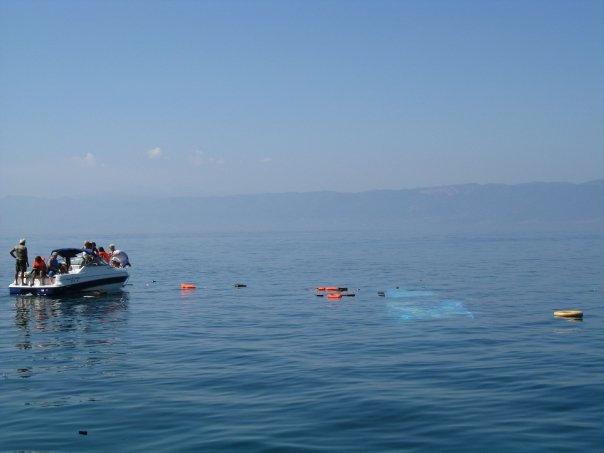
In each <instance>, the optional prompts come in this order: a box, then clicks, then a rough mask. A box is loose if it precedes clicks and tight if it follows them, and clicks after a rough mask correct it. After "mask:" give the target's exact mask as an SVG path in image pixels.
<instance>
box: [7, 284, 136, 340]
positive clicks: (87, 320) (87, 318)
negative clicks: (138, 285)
mask: <svg viewBox="0 0 604 453" xmlns="http://www.w3.org/2000/svg"><path fill="white" fill-rule="evenodd" d="M14 307H15V325H16V326H17V327H18V328H19V329H21V330H22V331H24V332H25V333H30V331H31V330H34V331H43V332H46V331H61V332H66V331H70V330H88V329H89V328H94V327H95V326H96V325H98V324H99V323H101V324H103V323H108V322H111V323H123V322H125V321H126V314H127V309H128V293H121V294H112V295H94V296H79V297H64V298H60V299H57V298H49V297H39V296H17V297H16V298H15V305H14Z"/></svg>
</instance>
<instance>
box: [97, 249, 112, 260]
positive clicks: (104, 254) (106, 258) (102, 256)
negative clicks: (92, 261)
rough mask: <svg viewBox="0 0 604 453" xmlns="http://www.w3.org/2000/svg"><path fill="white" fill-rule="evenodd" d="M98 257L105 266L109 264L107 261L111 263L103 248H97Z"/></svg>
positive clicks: (109, 256)
mask: <svg viewBox="0 0 604 453" xmlns="http://www.w3.org/2000/svg"><path fill="white" fill-rule="evenodd" d="M99 256H100V257H101V259H102V260H103V261H105V262H106V263H107V264H109V261H111V255H110V254H109V253H107V252H106V251H105V249H104V248H103V247H99Z"/></svg>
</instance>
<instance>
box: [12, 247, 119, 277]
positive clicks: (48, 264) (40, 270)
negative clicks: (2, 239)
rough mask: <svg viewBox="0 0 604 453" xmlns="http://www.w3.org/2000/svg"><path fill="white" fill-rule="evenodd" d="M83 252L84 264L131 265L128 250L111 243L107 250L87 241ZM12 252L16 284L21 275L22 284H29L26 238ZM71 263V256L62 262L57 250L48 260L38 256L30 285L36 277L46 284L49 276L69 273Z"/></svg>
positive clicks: (30, 274)
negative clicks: (117, 247)
mask: <svg viewBox="0 0 604 453" xmlns="http://www.w3.org/2000/svg"><path fill="white" fill-rule="evenodd" d="M82 252H84V255H83V264H101V263H102V262H103V263H106V264H108V265H110V266H112V267H129V266H130V260H129V259H128V255H127V254H126V252H124V251H122V250H117V249H116V248H115V245H113V244H110V245H109V251H108V252H107V251H105V249H104V248H103V247H98V248H97V246H96V243H95V242H91V241H86V242H84V247H83V248H82ZM10 254H11V256H12V257H13V258H14V259H15V285H18V284H19V277H21V285H23V286H25V285H27V283H26V273H27V268H28V267H29V258H28V256H27V247H26V246H25V239H21V240H20V241H19V244H17V245H16V246H14V247H13V249H12V250H11V251H10ZM70 265H71V263H70V260H69V258H67V259H65V261H64V262H62V261H60V260H59V254H58V253H57V252H52V254H51V255H50V257H49V258H48V260H47V261H44V259H43V258H42V257H41V256H36V257H35V258H34V262H33V264H32V270H31V272H30V273H29V278H30V279H31V282H30V286H34V280H35V279H36V278H38V279H39V280H40V283H41V284H44V283H45V280H46V278H47V277H49V278H51V279H52V278H53V277H54V276H55V275H56V274H66V273H68V272H69V268H70Z"/></svg>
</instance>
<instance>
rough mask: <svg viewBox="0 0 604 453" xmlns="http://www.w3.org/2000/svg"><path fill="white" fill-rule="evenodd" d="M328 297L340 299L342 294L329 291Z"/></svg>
mask: <svg viewBox="0 0 604 453" xmlns="http://www.w3.org/2000/svg"><path fill="white" fill-rule="evenodd" d="M327 298H328V299H341V298H342V294H341V293H329V294H328V295H327Z"/></svg>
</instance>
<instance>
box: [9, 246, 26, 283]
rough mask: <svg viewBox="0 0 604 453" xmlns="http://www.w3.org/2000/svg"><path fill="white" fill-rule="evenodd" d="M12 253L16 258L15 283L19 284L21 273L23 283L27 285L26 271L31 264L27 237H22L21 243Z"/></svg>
mask: <svg viewBox="0 0 604 453" xmlns="http://www.w3.org/2000/svg"><path fill="white" fill-rule="evenodd" d="M10 254H11V256H12V257H13V258H14V259H15V285H18V284H19V274H21V284H22V285H25V272H27V267H28V266H29V258H28V257H27V247H25V239H21V240H20V241H19V245H15V246H14V247H13V249H12V250H11V251H10Z"/></svg>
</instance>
